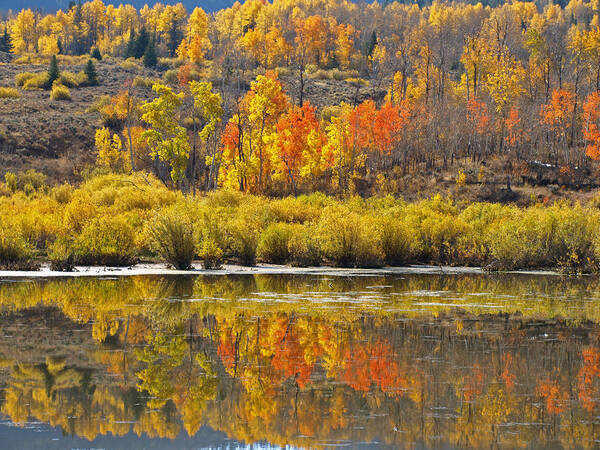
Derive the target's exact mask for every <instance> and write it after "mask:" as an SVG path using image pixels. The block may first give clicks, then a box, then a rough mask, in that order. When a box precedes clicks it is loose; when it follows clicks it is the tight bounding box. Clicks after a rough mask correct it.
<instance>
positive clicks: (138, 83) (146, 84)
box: [133, 76, 160, 89]
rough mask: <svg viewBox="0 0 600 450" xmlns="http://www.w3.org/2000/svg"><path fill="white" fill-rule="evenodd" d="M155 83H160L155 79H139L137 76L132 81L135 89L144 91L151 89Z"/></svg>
mask: <svg viewBox="0 0 600 450" xmlns="http://www.w3.org/2000/svg"><path fill="white" fill-rule="evenodd" d="M156 83H160V80H157V79H155V78H146V77H140V76H137V77H135V78H134V79H133V85H134V86H135V87H142V88H146V89H152V86H153V85H155V84H156Z"/></svg>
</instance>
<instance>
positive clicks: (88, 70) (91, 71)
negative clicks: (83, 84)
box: [84, 59, 98, 86]
mask: <svg viewBox="0 0 600 450" xmlns="http://www.w3.org/2000/svg"><path fill="white" fill-rule="evenodd" d="M84 72H85V76H86V77H87V80H88V81H87V84H88V85H89V86H95V85H97V84H98V74H97V73H96V66H94V63H93V61H92V60H91V59H88V62H87V65H86V66H85V70H84Z"/></svg>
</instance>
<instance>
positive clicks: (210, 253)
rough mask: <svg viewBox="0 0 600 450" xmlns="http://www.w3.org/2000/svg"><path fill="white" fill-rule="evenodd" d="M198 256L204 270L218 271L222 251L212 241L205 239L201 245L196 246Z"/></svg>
mask: <svg viewBox="0 0 600 450" xmlns="http://www.w3.org/2000/svg"><path fill="white" fill-rule="evenodd" d="M198 256H199V257H200V260H201V261H202V267H203V268H205V269H220V268H221V265H222V264H223V250H221V249H220V248H219V246H218V245H217V243H216V242H215V241H214V240H213V239H205V240H204V241H203V242H202V245H200V246H198Z"/></svg>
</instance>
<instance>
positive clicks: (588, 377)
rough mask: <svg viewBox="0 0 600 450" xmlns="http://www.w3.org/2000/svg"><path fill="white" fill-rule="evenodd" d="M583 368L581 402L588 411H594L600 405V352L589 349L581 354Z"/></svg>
mask: <svg viewBox="0 0 600 450" xmlns="http://www.w3.org/2000/svg"><path fill="white" fill-rule="evenodd" d="M581 355H582V357H583V366H582V367H581V369H579V374H578V379H579V383H578V384H579V401H580V402H581V404H582V406H583V407H584V409H585V410H586V411H589V412H592V411H594V409H595V407H596V405H597V404H598V383H597V381H598V378H600V351H599V350H598V349H597V348H594V347H588V348H586V349H584V350H583V351H582V352H581Z"/></svg>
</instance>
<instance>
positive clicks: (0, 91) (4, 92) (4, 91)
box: [0, 86, 21, 98]
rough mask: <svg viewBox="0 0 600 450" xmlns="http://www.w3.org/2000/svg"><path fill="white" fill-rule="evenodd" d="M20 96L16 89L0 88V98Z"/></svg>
mask: <svg viewBox="0 0 600 450" xmlns="http://www.w3.org/2000/svg"><path fill="white" fill-rule="evenodd" d="M20 96H21V94H20V93H19V91H18V90H17V89H15V88H9V87H1V86H0V98H19V97H20Z"/></svg>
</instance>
